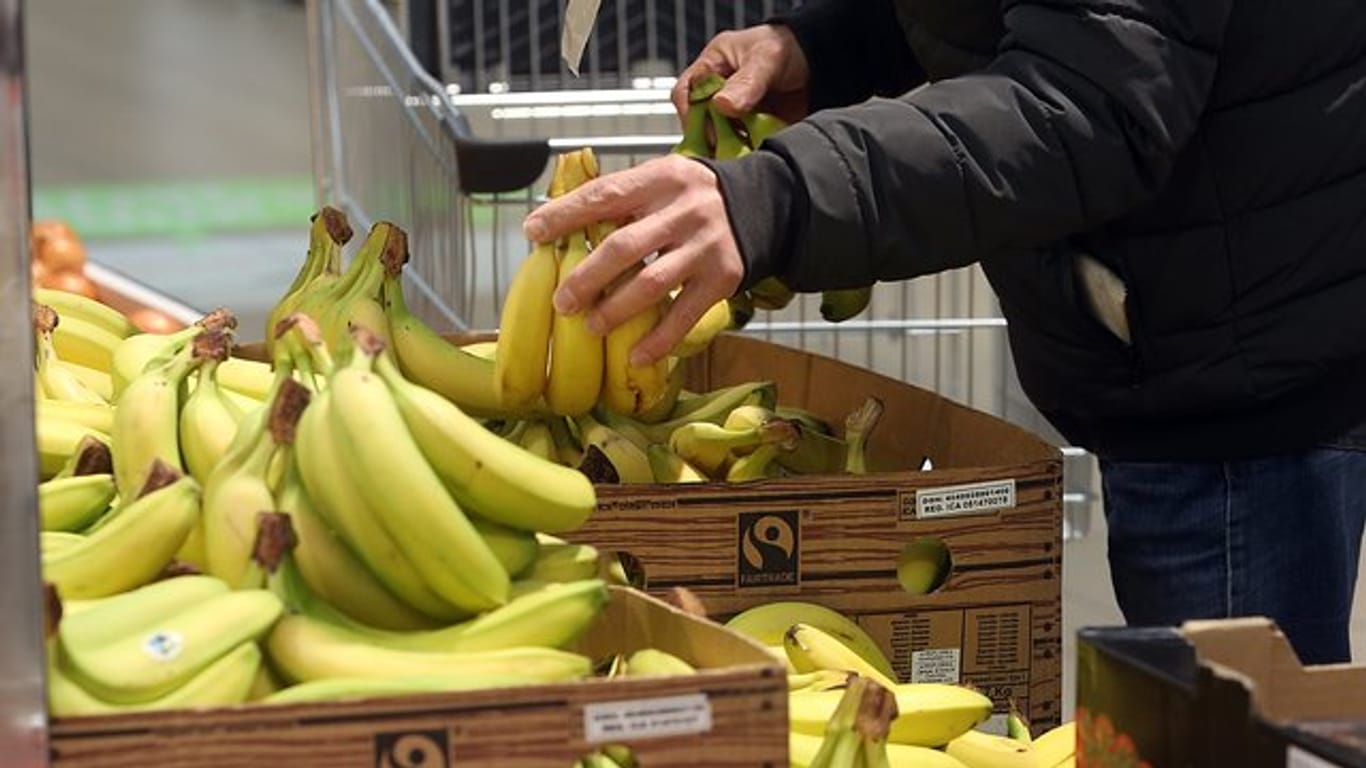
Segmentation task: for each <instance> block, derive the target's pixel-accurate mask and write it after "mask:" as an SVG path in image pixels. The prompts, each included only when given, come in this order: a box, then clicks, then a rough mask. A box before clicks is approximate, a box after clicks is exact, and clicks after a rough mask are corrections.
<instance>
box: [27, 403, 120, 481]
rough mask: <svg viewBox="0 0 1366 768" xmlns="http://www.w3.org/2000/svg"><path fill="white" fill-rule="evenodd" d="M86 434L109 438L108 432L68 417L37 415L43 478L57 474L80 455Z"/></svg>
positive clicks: (91, 436) (37, 435)
mask: <svg viewBox="0 0 1366 768" xmlns="http://www.w3.org/2000/svg"><path fill="white" fill-rule="evenodd" d="M86 438H91V439H94V440H97V441H99V442H100V443H102V444H104V445H108V444H109V441H110V438H109V435H106V434H104V433H102V432H100V431H98V430H94V429H90V428H89V427H87V426H85V425H84V424H79V423H77V422H74V421H70V420H68V419H63V418H57V417H52V416H49V417H47V418H40V419H38V423H37V425H36V426H35V433H34V439H35V440H36V441H37V444H38V446H37V447H38V469H39V477H40V478H41V479H43V480H47V479H49V478H52V477H55V476H56V475H57V473H58V472H61V471H62V469H63V468H64V467H65V466H66V465H67V464H68V463H69V462H71V461H72V460H73V459H74V458H75V457H76V456H77V451H78V450H79V449H80V447H81V445H82V441H84V440H85V439H86Z"/></svg>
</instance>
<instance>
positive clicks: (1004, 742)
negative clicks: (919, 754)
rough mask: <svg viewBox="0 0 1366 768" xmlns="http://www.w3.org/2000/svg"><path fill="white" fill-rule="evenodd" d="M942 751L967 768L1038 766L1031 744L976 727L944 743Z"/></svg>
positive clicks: (1026, 767) (1033, 767)
mask: <svg viewBox="0 0 1366 768" xmlns="http://www.w3.org/2000/svg"><path fill="white" fill-rule="evenodd" d="M944 753H945V754H947V755H949V756H950V757H953V758H957V760H958V761H959V762H961V763H963V764H965V765H967V766H969V768H1038V765H1039V763H1038V761H1037V759H1036V756H1035V754H1034V749H1033V748H1032V747H1031V746H1030V745H1028V744H1023V743H1021V742H1018V741H1016V740H1015V739H1012V738H1009V737H1007V736H997V735H996V734H994V733H983V732H982V731H978V730H968V731H966V732H965V733H963V734H962V735H960V736H958V737H956V738H954V739H953V740H952V741H950V742H949V743H948V744H947V745H945V746H944ZM1050 768H1051V766H1050Z"/></svg>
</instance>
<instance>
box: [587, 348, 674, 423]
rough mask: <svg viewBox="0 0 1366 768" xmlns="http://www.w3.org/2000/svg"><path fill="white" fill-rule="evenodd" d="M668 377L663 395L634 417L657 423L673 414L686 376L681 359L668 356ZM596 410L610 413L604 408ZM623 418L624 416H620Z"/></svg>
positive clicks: (645, 421)
mask: <svg viewBox="0 0 1366 768" xmlns="http://www.w3.org/2000/svg"><path fill="white" fill-rule="evenodd" d="M668 361H669V378H668V379H666V380H665V390H664V396H663V397H661V398H659V399H658V400H656V401H655V404H654V405H652V406H650V407H649V408H646V409H645V410H643V411H641V412H640V413H638V414H636V418H637V419H639V420H640V421H641V423H643V424H658V423H659V422H661V421H664V420H665V419H668V418H670V416H671V415H672V414H673V410H674V406H675V405H677V404H678V396H679V394H680V393H682V392H683V381H684V379H686V378H687V370H686V368H685V367H684V365H683V361H682V360H681V359H680V358H677V357H672V356H671V357H669V358H668ZM597 410H600V411H603V412H605V413H611V411H608V410H607V409H605V408H599V409H597ZM622 418H625V417H622Z"/></svg>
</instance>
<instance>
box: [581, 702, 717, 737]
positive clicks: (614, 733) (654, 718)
mask: <svg viewBox="0 0 1366 768" xmlns="http://www.w3.org/2000/svg"><path fill="white" fill-rule="evenodd" d="M710 730H711V700H710V699H708V698H707V695H706V694H705V693H692V694H687V695H684V696H661V697H658V698H653V699H630V700H627V701H609V702H604V703H601V704H588V705H585V706H584V708H583V734H584V739H585V740H586V741H587V742H588V743H589V744H601V743H604V742H609V741H615V740H617V739H627V738H630V739H648V738H657V737H661V736H686V735H688V734H692V733H707V732H708V731H710Z"/></svg>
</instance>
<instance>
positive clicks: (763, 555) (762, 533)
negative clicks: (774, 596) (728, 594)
mask: <svg viewBox="0 0 1366 768" xmlns="http://www.w3.org/2000/svg"><path fill="white" fill-rule="evenodd" d="M739 522H740V562H739V564H738V565H739V567H738V573H739V585H740V586H742V587H759V586H773V585H784V584H796V583H797V571H798V568H797V566H798V560H799V559H800V558H799V554H800V553H799V551H798V548H799V543H798V522H797V512H796V511H795V510H791V511H783V512H745V513H741V514H740V517H739Z"/></svg>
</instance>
